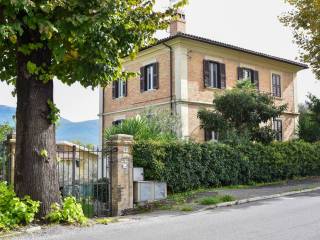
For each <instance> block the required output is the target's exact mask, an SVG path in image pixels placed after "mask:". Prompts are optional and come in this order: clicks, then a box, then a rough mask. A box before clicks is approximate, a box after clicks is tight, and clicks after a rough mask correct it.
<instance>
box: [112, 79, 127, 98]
mask: <svg viewBox="0 0 320 240" xmlns="http://www.w3.org/2000/svg"><path fill="white" fill-rule="evenodd" d="M127 85H128V83H127V81H124V80H117V81H114V82H113V83H112V98H113V99H115V98H122V97H126V96H127Z"/></svg>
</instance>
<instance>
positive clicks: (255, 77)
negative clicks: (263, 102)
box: [238, 67, 259, 89]
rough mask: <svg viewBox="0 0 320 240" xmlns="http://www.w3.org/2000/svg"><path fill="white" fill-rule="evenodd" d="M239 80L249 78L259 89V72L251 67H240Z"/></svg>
mask: <svg viewBox="0 0 320 240" xmlns="http://www.w3.org/2000/svg"><path fill="white" fill-rule="evenodd" d="M238 80H249V81H251V83H253V84H254V85H256V87H257V89H259V72H258V71H255V70H252V69H249V68H242V67H239V68H238Z"/></svg>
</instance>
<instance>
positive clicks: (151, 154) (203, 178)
mask: <svg viewBox="0 0 320 240" xmlns="http://www.w3.org/2000/svg"><path fill="white" fill-rule="evenodd" d="M133 159H134V166H136V167H143V168H144V171H145V178H146V179H147V180H158V181H165V182H167V183H168V187H169V190H171V192H183V191H187V190H192V189H198V188H207V187H219V186H229V185H240V184H250V183H253V182H255V183H267V182H274V181H280V180H287V179H292V178H294V177H306V176H318V175H320V143H314V144H309V143H306V142H302V141H293V142H283V143H282V142H275V143H272V144H270V145H263V144H260V143H250V142H249V143H245V144H240V145H226V144H221V143H204V144H199V143H193V142H170V143H163V142H162V143H160V142H155V141H140V142H137V143H135V145H134V147H133Z"/></svg>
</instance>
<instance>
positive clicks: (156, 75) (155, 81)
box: [153, 62, 159, 89]
mask: <svg viewBox="0 0 320 240" xmlns="http://www.w3.org/2000/svg"><path fill="white" fill-rule="evenodd" d="M153 89H159V63H158V62H157V63H154V64H153Z"/></svg>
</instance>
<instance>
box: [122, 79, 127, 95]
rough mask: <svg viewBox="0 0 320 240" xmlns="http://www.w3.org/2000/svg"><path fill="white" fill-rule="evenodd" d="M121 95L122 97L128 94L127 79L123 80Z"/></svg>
mask: <svg viewBox="0 0 320 240" xmlns="http://www.w3.org/2000/svg"><path fill="white" fill-rule="evenodd" d="M123 96H124V97H127V96H128V80H126V81H124V82H123Z"/></svg>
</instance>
